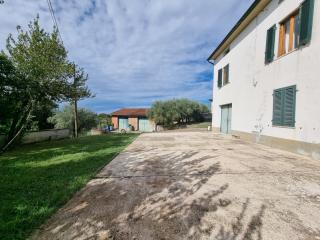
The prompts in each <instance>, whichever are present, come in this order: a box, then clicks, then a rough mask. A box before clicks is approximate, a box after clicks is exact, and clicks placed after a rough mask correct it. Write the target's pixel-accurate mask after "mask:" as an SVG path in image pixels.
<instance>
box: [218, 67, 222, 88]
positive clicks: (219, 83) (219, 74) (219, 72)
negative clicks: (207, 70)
mask: <svg viewBox="0 0 320 240" xmlns="http://www.w3.org/2000/svg"><path fill="white" fill-rule="evenodd" d="M218 87H219V88H221V87H222V69H219V71H218Z"/></svg>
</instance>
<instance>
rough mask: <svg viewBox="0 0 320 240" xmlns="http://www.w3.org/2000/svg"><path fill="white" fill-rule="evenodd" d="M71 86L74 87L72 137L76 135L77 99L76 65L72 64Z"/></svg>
mask: <svg viewBox="0 0 320 240" xmlns="http://www.w3.org/2000/svg"><path fill="white" fill-rule="evenodd" d="M73 87H74V89H73V90H74V96H73V97H74V99H73V101H74V137H75V138H77V137H78V99H77V97H78V96H77V95H78V93H77V80H76V65H75V64H73Z"/></svg>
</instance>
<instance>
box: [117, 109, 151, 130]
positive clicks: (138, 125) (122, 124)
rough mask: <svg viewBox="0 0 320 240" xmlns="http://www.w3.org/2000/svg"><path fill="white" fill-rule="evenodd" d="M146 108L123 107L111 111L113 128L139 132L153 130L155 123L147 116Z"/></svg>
mask: <svg viewBox="0 0 320 240" xmlns="http://www.w3.org/2000/svg"><path fill="white" fill-rule="evenodd" d="M147 111H148V109H147V108H123V109H120V110H118V111H115V112H113V113H111V115H112V124H113V127H114V128H115V129H118V130H119V131H121V130H125V131H127V130H129V129H130V128H131V130H133V131H140V132H153V131H154V130H155V124H154V122H153V121H151V120H149V119H148V117H147Z"/></svg>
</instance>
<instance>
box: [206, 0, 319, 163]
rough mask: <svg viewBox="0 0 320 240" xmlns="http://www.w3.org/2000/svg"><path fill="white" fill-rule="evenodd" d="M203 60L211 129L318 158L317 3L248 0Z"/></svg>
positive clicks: (307, 0)
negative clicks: (210, 76)
mask: <svg viewBox="0 0 320 240" xmlns="http://www.w3.org/2000/svg"><path fill="white" fill-rule="evenodd" d="M208 60H209V61H210V62H213V63H214V79H215V81H214V89H213V105H212V113H213V120H212V125H213V129H214V130H216V131H220V132H223V133H226V134H233V135H237V136H239V137H240V138H243V139H250V140H253V141H256V142H260V143H264V144H267V145H271V146H275V147H279V148H282V149H285V150H290V151H293V152H297V153H302V154H306V155H309V156H312V157H314V158H317V159H320V1H318V0H316V1H315V0H304V1H303V0H256V1H254V3H253V4H252V5H251V7H250V8H249V9H248V10H247V12H246V13H245V14H244V15H243V16H242V17H241V19H240V20H239V21H238V23H237V24H236V25H235V26H234V27H233V28H232V30H231V31H230V32H229V33H228V35H227V36H226V37H225V39H224V40H223V41H222V42H221V43H220V45H219V46H218V47H217V48H216V49H215V50H214V52H213V53H212V54H211V56H210V57H209V59H208Z"/></svg>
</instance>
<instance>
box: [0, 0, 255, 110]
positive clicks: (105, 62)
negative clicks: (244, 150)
mask: <svg viewBox="0 0 320 240" xmlns="http://www.w3.org/2000/svg"><path fill="white" fill-rule="evenodd" d="M51 2H52V6H53V9H54V11H55V15H56V18H57V22H58V26H59V30H60V33H61V37H62V40H63V43H64V45H65V47H66V49H67V51H68V56H69V59H70V60H71V61H74V62H76V63H77V64H78V65H79V66H81V67H83V68H84V69H85V71H86V72H87V73H88V75H89V80H88V85H89V88H90V89H91V91H92V92H93V93H94V94H95V97H94V98H90V99H86V100H83V101H81V102H80V104H79V105H80V106H81V107H86V108H90V109H91V110H93V111H95V112H98V113H103V112H104V113H110V112H112V111H114V110H117V109H119V108H123V107H149V106H150V105H151V104H152V103H153V102H154V101H157V100H165V99H171V98H181V97H184V98H190V99H193V100H196V101H200V102H202V103H205V104H207V103H208V99H210V98H212V78H213V73H212V71H213V66H212V65H211V64H209V63H208V62H207V61H206V59H207V58H208V56H209V55H210V54H211V52H212V51H213V50H214V49H215V47H217V46H218V44H219V43H220V42H221V40H222V39H223V38H224V37H225V35H226V34H227V33H228V32H229V31H230V30H231V28H232V27H233V25H234V24H235V23H236V22H237V21H238V20H239V18H240V17H241V16H242V15H243V13H244V12H245V11H246V9H247V8H248V7H249V6H250V4H251V3H252V2H253V0H226V1H221V0H51ZM37 14H39V16H40V24H41V26H42V27H43V28H44V29H45V30H46V31H52V29H53V21H52V18H51V15H50V12H49V9H48V5H47V0H28V1H25V0H4V3H3V4H0V49H4V48H5V42H6V38H7V36H8V34H9V33H12V34H13V35H14V36H16V26H17V25H20V26H22V28H23V29H26V26H27V24H28V22H30V21H31V20H32V19H33V18H35V17H36V16H37Z"/></svg>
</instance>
